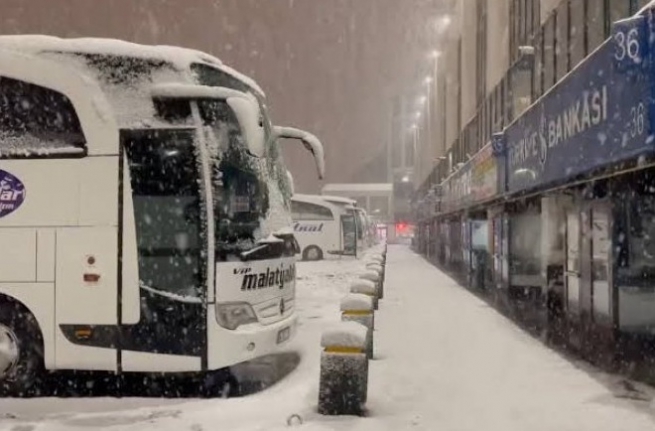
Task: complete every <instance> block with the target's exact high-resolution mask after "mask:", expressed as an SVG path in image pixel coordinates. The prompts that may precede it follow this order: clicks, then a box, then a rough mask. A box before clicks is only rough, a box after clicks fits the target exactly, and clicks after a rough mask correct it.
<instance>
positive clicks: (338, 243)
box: [291, 194, 357, 260]
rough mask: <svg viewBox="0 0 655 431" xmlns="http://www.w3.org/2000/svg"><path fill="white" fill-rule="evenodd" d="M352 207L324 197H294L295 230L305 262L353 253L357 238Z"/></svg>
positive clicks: (292, 210) (292, 199) (292, 205)
mask: <svg viewBox="0 0 655 431" xmlns="http://www.w3.org/2000/svg"><path fill="white" fill-rule="evenodd" d="M354 211H355V208H354V207H353V206H352V205H349V206H340V205H336V204H334V203H331V202H328V201H326V200H325V199H323V196H321V195H306V194H294V195H293V196H292V198H291V216H292V218H293V231H294V234H295V237H296V239H297V240H298V244H299V245H300V253H301V256H302V259H303V260H322V259H323V258H325V257H327V255H351V254H354V252H355V249H354V244H355V238H356V235H357V230H356V223H355V219H354V217H353V215H354Z"/></svg>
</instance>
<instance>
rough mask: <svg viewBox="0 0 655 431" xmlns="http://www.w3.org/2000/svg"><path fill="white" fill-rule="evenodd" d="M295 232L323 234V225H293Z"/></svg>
mask: <svg viewBox="0 0 655 431" xmlns="http://www.w3.org/2000/svg"><path fill="white" fill-rule="evenodd" d="M293 230H294V231H295V232H323V223H319V224H300V223H296V224H294V225H293Z"/></svg>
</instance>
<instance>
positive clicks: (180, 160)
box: [119, 129, 207, 372]
mask: <svg viewBox="0 0 655 431" xmlns="http://www.w3.org/2000/svg"><path fill="white" fill-rule="evenodd" d="M194 136H195V135H194V131H193V130H180V129H178V130H167V131H165V130H130V131H124V132H123V133H122V136H121V138H122V153H123V156H122V157H123V168H122V169H121V180H122V186H123V187H122V207H123V211H122V223H121V230H122V237H121V239H122V256H121V260H120V261H121V264H120V265H121V269H122V273H123V278H122V286H121V291H120V295H119V301H120V303H119V307H120V323H121V325H120V342H119V348H120V351H121V352H120V365H121V366H122V370H123V371H162V372H165V371H167V372H172V371H193V370H201V369H203V368H204V367H205V366H206V357H207V354H206V349H207V342H206V339H207V330H206V325H207V323H206V315H207V309H206V307H207V290H206V286H207V253H206V252H205V251H206V244H207V233H206V231H205V227H204V226H206V224H205V223H204V222H203V214H204V212H203V208H205V204H204V201H203V199H202V198H201V191H200V186H199V182H200V181H199V178H202V176H201V175H200V174H199V166H200V163H198V160H197V154H198V152H197V151H196V150H195V148H194Z"/></svg>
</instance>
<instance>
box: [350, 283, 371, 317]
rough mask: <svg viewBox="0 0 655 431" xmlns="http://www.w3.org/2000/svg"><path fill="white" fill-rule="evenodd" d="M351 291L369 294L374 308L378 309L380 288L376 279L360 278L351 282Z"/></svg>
mask: <svg viewBox="0 0 655 431" xmlns="http://www.w3.org/2000/svg"><path fill="white" fill-rule="evenodd" d="M350 293H360V294H362V295H366V296H369V297H370V298H371V300H372V301H373V309H374V310H377V309H378V289H377V286H376V285H375V282H374V281H371V280H366V279H361V278H360V279H359V280H354V281H353V282H352V283H351V284H350Z"/></svg>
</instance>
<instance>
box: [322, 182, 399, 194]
mask: <svg viewBox="0 0 655 431" xmlns="http://www.w3.org/2000/svg"><path fill="white" fill-rule="evenodd" d="M322 192H323V193H334V192H387V193H391V192H393V184H391V183H332V184H326V185H325V186H323V189H322Z"/></svg>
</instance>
